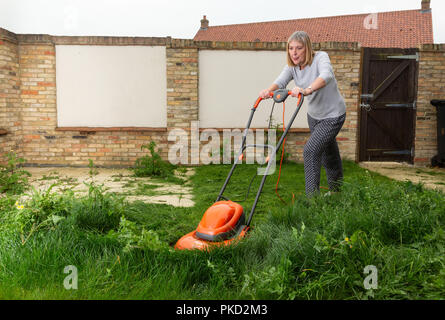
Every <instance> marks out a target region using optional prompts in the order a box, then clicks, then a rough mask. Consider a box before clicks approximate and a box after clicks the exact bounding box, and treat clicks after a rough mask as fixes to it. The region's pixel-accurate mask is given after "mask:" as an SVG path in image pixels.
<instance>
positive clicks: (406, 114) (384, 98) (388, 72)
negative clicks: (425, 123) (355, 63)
mask: <svg viewBox="0 0 445 320" xmlns="http://www.w3.org/2000/svg"><path fill="white" fill-rule="evenodd" d="M363 50H364V51H363V60H362V63H363V65H362V79H361V81H362V82H361V100H360V102H361V103H360V107H361V108H360V148H359V160H360V161H407V162H410V163H412V162H413V159H414V132H415V127H414V126H415V115H416V99H417V97H416V95H417V74H418V71H417V69H418V67H417V66H418V61H419V54H418V51H417V49H386V48H385V49H381V48H364V49H363Z"/></svg>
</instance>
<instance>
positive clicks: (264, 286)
mask: <svg viewBox="0 0 445 320" xmlns="http://www.w3.org/2000/svg"><path fill="white" fill-rule="evenodd" d="M229 169H230V166H229V165H218V166H217V165H210V166H201V167H197V168H196V169H195V171H196V173H195V175H194V176H192V177H191V184H192V187H193V193H194V201H195V203H196V205H195V206H194V207H193V208H174V207H171V206H168V205H157V204H145V203H142V202H135V203H132V204H128V203H124V202H122V199H119V198H117V197H114V196H113V195H106V196H105V195H104V197H103V198H101V197H100V196H99V195H98V194H94V192H93V194H92V195H95V196H96V198H94V197H92V195H90V197H89V198H88V197H87V198H85V199H83V200H82V199H75V198H70V197H69V195H68V194H67V195H63V196H61V197H55V196H54V197H51V196H48V197H47V198H44V197H43V198H42V200H41V201H40V202H37V203H35V207H36V208H34V209H33V210H34V211H33V212H34V213H33V214H34V216H36V215H37V216H42V217H43V218H44V217H47V215H48V216H49V217H51V212H53V211H54V210H57V212H58V215H60V216H64V217H65V218H64V219H62V220H60V221H59V222H58V223H55V224H51V225H48V226H47V227H45V228H42V229H40V230H39V231H38V232H35V233H34V234H32V235H31V236H30V237H29V239H28V241H27V242H26V243H25V244H24V245H22V241H21V237H20V228H18V229H17V225H16V224H17V223H19V222H20V221H21V220H18V221H17V220H14V218H13V217H16V215H14V213H17V209H15V207H14V203H15V200H16V198H14V197H7V198H1V199H0V210H1V212H2V215H1V216H0V270H1V272H0V298H2V299H369V298H372V297H374V298H375V299H443V292H445V251H444V248H445V231H444V229H445V228H444V225H445V212H444V208H445V203H444V195H443V193H440V192H437V191H430V190H426V189H424V188H423V187H422V186H421V185H416V184H412V183H409V182H395V181H393V180H390V179H387V178H385V177H383V176H380V175H377V174H372V173H369V172H367V171H366V170H363V169H361V168H360V167H358V166H357V165H356V164H354V163H352V162H348V161H345V162H344V173H345V181H344V186H343V188H342V192H340V193H335V194H332V195H330V196H326V193H325V191H324V190H323V191H322V194H321V195H320V196H317V197H314V198H311V199H308V198H306V196H305V195H304V174H303V166H302V165H301V164H294V163H289V164H286V165H285V166H284V167H283V171H282V174H281V179H280V187H279V194H280V196H281V198H282V199H283V200H284V201H285V202H286V203H283V202H282V201H281V200H280V199H279V198H278V197H277V195H276V194H275V184H276V180H277V173H278V172H275V174H274V175H272V176H270V177H268V179H267V182H266V184H265V188H264V191H263V194H262V196H261V198H260V201H259V203H258V206H257V210H256V213H255V216H254V218H253V220H252V229H251V231H250V232H249V233H248V236H247V237H246V238H245V239H244V240H243V241H241V242H239V243H237V244H235V245H232V246H230V247H225V248H215V249H213V250H211V251H210V252H200V251H175V250H173V249H172V248H171V246H173V245H174V243H175V242H176V241H177V240H178V239H179V238H180V237H181V236H182V235H184V234H185V233H188V232H190V231H192V230H193V229H195V228H196V226H197V224H198V223H199V221H200V219H201V217H202V215H203V213H204V211H205V210H206V209H207V208H208V207H209V206H210V205H211V204H212V203H213V202H214V201H215V200H216V197H217V195H218V193H219V190H220V188H221V186H222V184H223V182H224V180H225V178H226V176H227V173H228V171H229ZM255 172H256V166H250V165H241V166H240V167H239V168H237V169H236V171H235V174H234V176H233V178H232V180H231V183H230V184H229V186H228V188H227V191H226V193H225V196H227V197H228V198H230V199H233V200H243V199H244V198H245V195H246V191H247V187H248V185H249V182H250V180H251V178H252V176H253V175H254V174H255ZM260 178H261V177H256V178H255V180H254V182H253V183H252V188H251V191H250V194H249V196H248V198H247V199H246V200H245V201H241V202H240V203H241V204H242V205H243V206H244V208H245V210H246V211H247V212H249V211H250V210H249V209H250V207H251V205H252V203H253V199H254V197H255V193H256V188H257V187H258V185H259V182H260ZM322 185H325V186H326V178H325V176H324V175H323V176H322ZM82 206H83V207H82ZM81 208H84V209H85V210H93V209H94V210H95V212H94V214H90V215H80V212H81V210H80V209H81ZM114 212H120V213H121V214H123V215H124V216H125V217H126V219H128V221H131V223H132V228H133V229H131V228H130V229H125V230H124V229H122V227H119V226H117V225H116V223H117V222H116V221H115V220H112V221H113V222H112V223H111V222H109V225H108V226H107V228H105V229H104V228H101V227H100V226H101V225H102V224H101V223H103V219H104V218H106V217H107V216H109V215H110V216H112V217H113V219H115V215H114V214H113V213H114ZM79 217H81V218H82V219H81V220H79ZM43 218H42V219H43ZM121 222H122V221H121ZM110 228H111V230H113V232H115V235H118V236H110V234H109V233H108V229H110ZM26 230H29V229H26ZM26 230H25V231H26ZM143 230H146V231H148V230H149V231H151V232H152V233H149V234H148V235H151V236H153V235H154V234H156V236H157V237H158V240H156V241H159V242H156V241H155V240H153V241H155V242H153V243H157V244H158V245H159V244H161V245H160V246H159V248H157V249H149V248H148V247H144V246H142V248H133V249H129V250H126V249H125V248H126V245H125V244H126V243H127V244H128V243H129V241H133V242H131V243H134V241H137V240H141V239H142V240H144V241H151V240H150V238H143V235H144V231H143ZM145 235H147V233H145ZM147 239H148V240H147ZM140 243H144V242H142V241H141V242H140ZM145 243H148V244H149V245H150V244H152V242H145ZM67 265H74V266H76V267H77V269H78V272H79V280H78V290H66V289H64V287H63V280H64V278H65V277H66V276H67V275H66V274H64V273H63V270H64V267H65V266H67ZM367 265H374V266H376V267H377V269H378V289H377V290H374V291H368V290H365V289H364V286H363V281H364V278H365V277H366V275H365V274H364V273H363V270H364V268H365V267H366V266H367Z"/></svg>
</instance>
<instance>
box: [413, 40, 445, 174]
mask: <svg viewBox="0 0 445 320" xmlns="http://www.w3.org/2000/svg"><path fill="white" fill-rule="evenodd" d="M419 54H420V62H419V77H418V91H417V112H416V137H415V157H414V163H415V164H416V165H420V166H427V165H430V163H431V158H432V157H433V156H435V155H436V154H437V117H436V107H434V106H433V105H431V103H430V101H431V100H433V99H442V100H443V99H445V45H444V44H440V45H423V46H422V47H421V48H420V52H419Z"/></svg>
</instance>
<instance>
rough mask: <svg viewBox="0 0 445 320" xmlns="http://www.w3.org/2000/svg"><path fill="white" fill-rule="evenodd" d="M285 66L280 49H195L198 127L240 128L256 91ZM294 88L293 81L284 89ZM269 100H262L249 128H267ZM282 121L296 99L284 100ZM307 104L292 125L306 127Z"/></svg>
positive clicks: (278, 118)
mask: <svg viewBox="0 0 445 320" xmlns="http://www.w3.org/2000/svg"><path fill="white" fill-rule="evenodd" d="M285 65H286V53H285V52H283V51H240V50H230V51H229V50H227V51H225V50H201V51H200V52H199V126H200V127H201V128H244V127H245V126H246V124H247V120H248V118H249V114H250V111H251V108H252V106H253V105H254V102H255V101H256V99H257V98H258V93H259V92H260V91H261V90H263V89H266V88H268V87H269V86H270V85H271V84H272V83H273V81H274V80H275V79H276V78H277V77H278V75H279V74H280V73H281V71H282V70H283V68H284V66H285ZM293 87H295V84H294V82H293V81H291V82H290V83H289V85H288V88H293ZM272 103H273V101H272V99H268V100H265V101H262V102H261V103H260V107H259V108H258V111H256V113H255V115H254V119H253V121H252V124H251V127H252V128H267V127H268V123H269V122H268V121H269V115H270V111H271V108H272ZM285 106H286V112H285V123H286V124H287V122H288V121H289V120H290V117H291V115H292V114H293V112H294V111H295V107H296V99H295V98H292V97H289V98H288V99H287V100H286V103H285ZM282 110H283V109H282V104H276V105H275V108H274V113H273V119H274V123H282V122H283V121H282V119H283V114H282ZM306 112H307V103H306V102H305V103H304V104H303V107H302V109H301V110H300V112H299V114H298V116H297V118H296V119H295V121H294V124H293V126H292V128H308V124H307V117H306Z"/></svg>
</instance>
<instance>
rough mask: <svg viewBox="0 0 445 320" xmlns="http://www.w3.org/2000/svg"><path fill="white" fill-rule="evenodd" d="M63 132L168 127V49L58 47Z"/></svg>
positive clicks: (58, 88)
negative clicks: (99, 128) (78, 129)
mask: <svg viewBox="0 0 445 320" xmlns="http://www.w3.org/2000/svg"><path fill="white" fill-rule="evenodd" d="M56 84H57V125H58V126H59V127H67V126H68V127H72V126H75V127H165V126H166V125H167V98H166V92H167V81H166V54H165V47H163V46H156V47H148V46H78V45H57V46H56Z"/></svg>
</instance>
